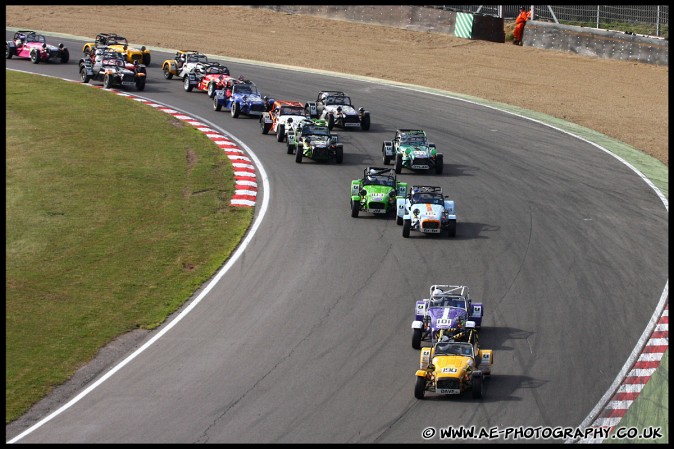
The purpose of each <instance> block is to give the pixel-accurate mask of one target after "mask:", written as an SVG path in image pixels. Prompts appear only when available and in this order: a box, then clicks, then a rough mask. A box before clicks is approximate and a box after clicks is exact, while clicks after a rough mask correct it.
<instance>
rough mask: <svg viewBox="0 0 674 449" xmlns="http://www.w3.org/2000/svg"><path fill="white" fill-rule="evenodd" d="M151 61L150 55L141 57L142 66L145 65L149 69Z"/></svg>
mask: <svg viewBox="0 0 674 449" xmlns="http://www.w3.org/2000/svg"><path fill="white" fill-rule="evenodd" d="M151 60H152V58H151V57H150V55H143V64H145V65H146V66H148V67H150V61H151Z"/></svg>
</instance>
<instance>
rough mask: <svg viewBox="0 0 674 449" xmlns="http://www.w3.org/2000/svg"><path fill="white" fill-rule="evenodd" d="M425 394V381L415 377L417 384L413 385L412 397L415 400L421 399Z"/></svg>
mask: <svg viewBox="0 0 674 449" xmlns="http://www.w3.org/2000/svg"><path fill="white" fill-rule="evenodd" d="M425 393H426V379H425V378H423V377H419V376H417V383H416V384H414V397H415V398H417V399H423V398H424V394H425Z"/></svg>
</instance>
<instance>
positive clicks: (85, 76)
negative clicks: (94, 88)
mask: <svg viewBox="0 0 674 449" xmlns="http://www.w3.org/2000/svg"><path fill="white" fill-rule="evenodd" d="M80 78H81V79H82V82H83V83H88V82H89V80H90V79H91V77H90V76H89V75H88V74H87V69H86V68H85V67H82V68H81V69H80Z"/></svg>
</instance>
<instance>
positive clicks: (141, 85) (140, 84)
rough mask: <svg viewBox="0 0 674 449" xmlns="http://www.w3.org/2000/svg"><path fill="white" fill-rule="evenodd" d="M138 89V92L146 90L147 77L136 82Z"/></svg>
mask: <svg viewBox="0 0 674 449" xmlns="http://www.w3.org/2000/svg"><path fill="white" fill-rule="evenodd" d="M136 89H137V90H144V89H145V77H143V78H138V79H137V80H136Z"/></svg>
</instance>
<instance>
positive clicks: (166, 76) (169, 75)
mask: <svg viewBox="0 0 674 449" xmlns="http://www.w3.org/2000/svg"><path fill="white" fill-rule="evenodd" d="M171 78H173V73H171V71H170V70H169V68H168V66H166V67H164V79H167V80H170V79H171Z"/></svg>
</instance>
